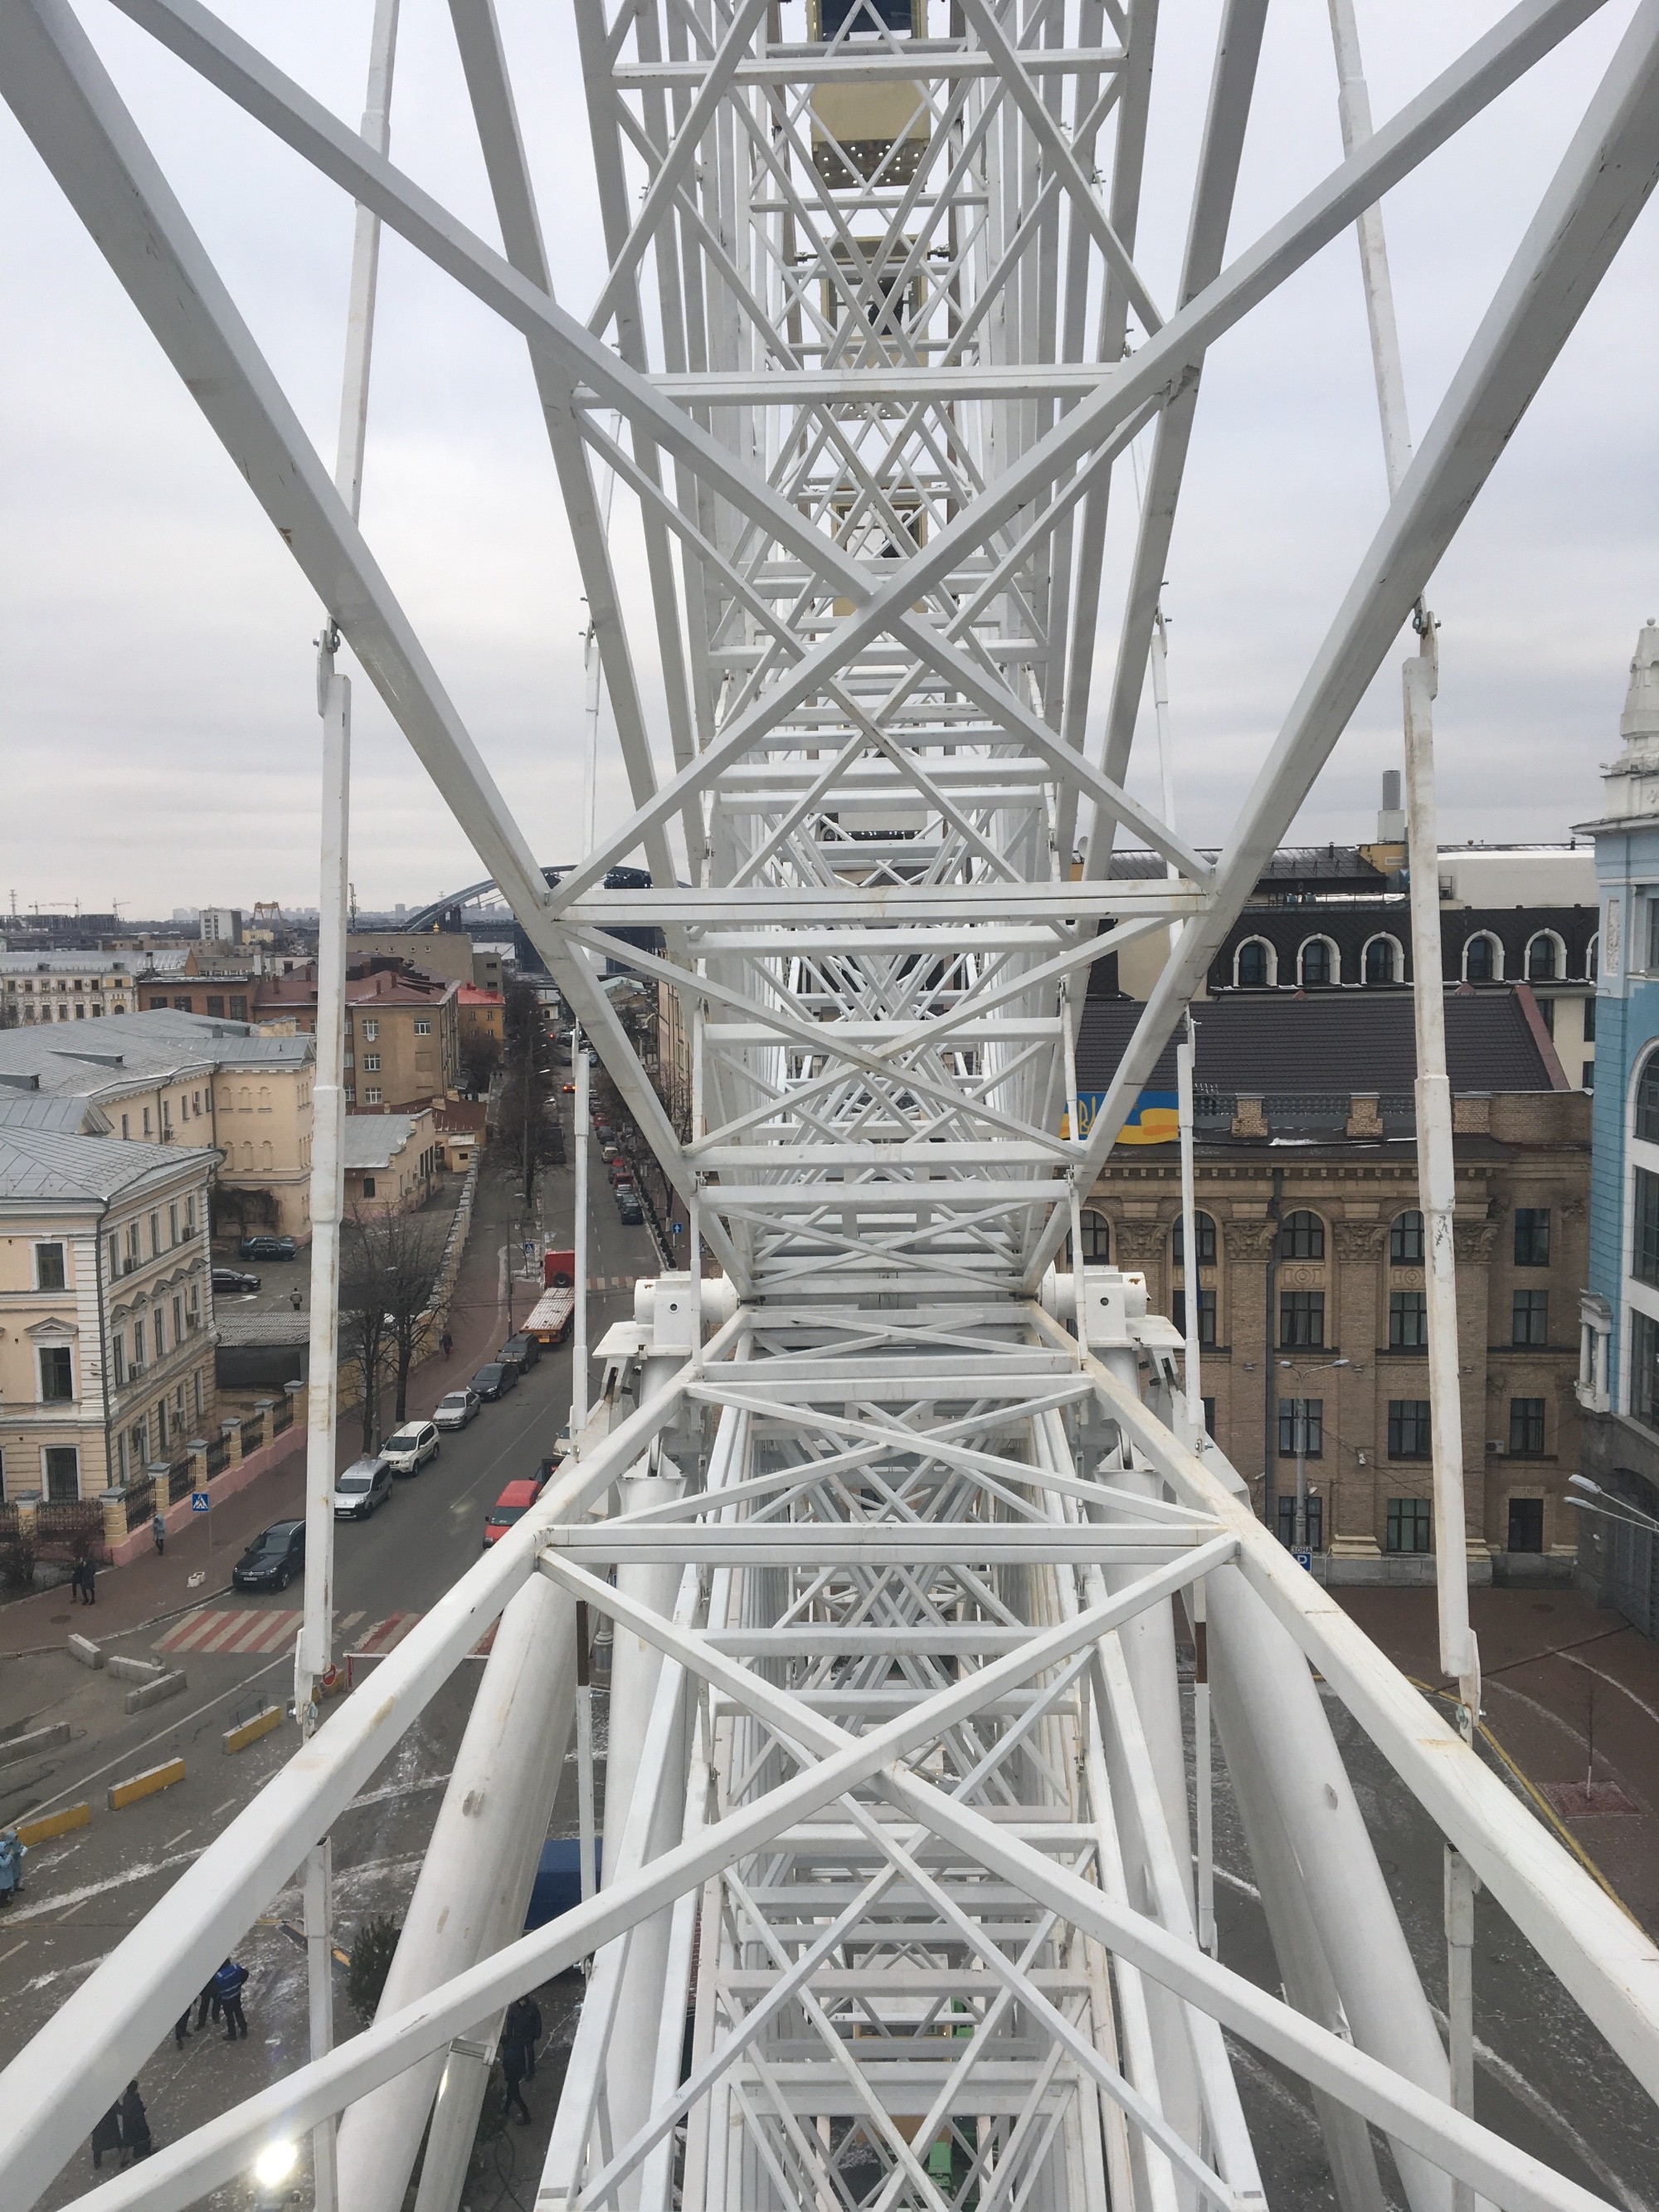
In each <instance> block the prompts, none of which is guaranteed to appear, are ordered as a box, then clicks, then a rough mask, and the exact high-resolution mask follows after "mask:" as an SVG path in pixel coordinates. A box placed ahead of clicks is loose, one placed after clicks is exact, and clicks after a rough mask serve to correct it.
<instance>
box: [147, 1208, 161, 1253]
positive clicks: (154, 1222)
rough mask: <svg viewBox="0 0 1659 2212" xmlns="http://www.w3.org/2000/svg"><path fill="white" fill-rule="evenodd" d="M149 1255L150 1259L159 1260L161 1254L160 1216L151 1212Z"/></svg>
mask: <svg viewBox="0 0 1659 2212" xmlns="http://www.w3.org/2000/svg"><path fill="white" fill-rule="evenodd" d="M149 1256H150V1258H151V1259H152V1260H159V1259H160V1258H161V1215H160V1214H159V1213H152V1214H151V1216H150V1217H149Z"/></svg>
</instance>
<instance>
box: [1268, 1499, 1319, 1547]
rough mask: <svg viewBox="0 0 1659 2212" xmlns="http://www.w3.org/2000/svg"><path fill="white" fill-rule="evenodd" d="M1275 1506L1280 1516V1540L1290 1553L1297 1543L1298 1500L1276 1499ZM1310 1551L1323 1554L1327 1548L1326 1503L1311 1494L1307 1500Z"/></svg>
mask: <svg viewBox="0 0 1659 2212" xmlns="http://www.w3.org/2000/svg"><path fill="white" fill-rule="evenodd" d="M1273 1506H1274V1509H1275V1510H1276V1512H1277V1513H1278V1516H1279V1542H1280V1543H1281V1544H1282V1545H1283V1546H1284V1547H1285V1550H1286V1551H1287V1552H1288V1551H1289V1550H1290V1549H1291V1546H1292V1545H1293V1544H1294V1543H1295V1542H1296V1499H1295V1498H1294V1496H1291V1497H1290V1498H1282V1497H1281V1498H1274V1500H1273ZM1306 1512H1307V1528H1308V1549H1309V1550H1310V1552H1322V1551H1323V1550H1324V1548H1325V1501H1324V1499H1323V1498H1316V1497H1315V1496H1314V1495H1313V1493H1312V1492H1309V1494H1308V1498H1307V1500H1306Z"/></svg>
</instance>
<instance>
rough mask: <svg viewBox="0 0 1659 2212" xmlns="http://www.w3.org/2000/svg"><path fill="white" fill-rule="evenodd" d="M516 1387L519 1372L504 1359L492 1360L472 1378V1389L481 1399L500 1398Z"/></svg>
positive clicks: (517, 1385)
mask: <svg viewBox="0 0 1659 2212" xmlns="http://www.w3.org/2000/svg"><path fill="white" fill-rule="evenodd" d="M518 1387H519V1370H518V1369H517V1368H516V1367H515V1366H513V1364H512V1362H511V1361H510V1360H506V1359H492V1360H491V1361H490V1362H489V1364H488V1365H487V1366H484V1367H481V1368H480V1369H479V1370H478V1371H477V1374H476V1375H475V1376H473V1378H472V1388H473V1389H475V1390H476V1391H477V1394H478V1395H479V1396H480V1397H481V1398H500V1397H502V1396H504V1395H506V1393H507V1391H509V1390H516V1389H518Z"/></svg>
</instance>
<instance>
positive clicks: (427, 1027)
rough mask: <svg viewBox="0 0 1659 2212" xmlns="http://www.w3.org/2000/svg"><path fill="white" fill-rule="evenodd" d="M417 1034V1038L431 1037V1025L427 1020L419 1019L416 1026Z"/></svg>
mask: <svg viewBox="0 0 1659 2212" xmlns="http://www.w3.org/2000/svg"><path fill="white" fill-rule="evenodd" d="M415 1034H416V1036H431V1034H432V1024H431V1023H430V1022H429V1021H428V1020H426V1019H425V1018H424V1017H422V1018H418V1019H417V1020H416V1024H415Z"/></svg>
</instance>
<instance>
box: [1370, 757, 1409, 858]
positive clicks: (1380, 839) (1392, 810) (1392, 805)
mask: <svg viewBox="0 0 1659 2212" xmlns="http://www.w3.org/2000/svg"><path fill="white" fill-rule="evenodd" d="M1376 842H1377V843H1378V844H1379V845H1403V844H1404V843H1405V842H1406V817H1405V814H1404V811H1402V809H1401V804H1400V771H1399V769H1397V768H1385V769H1383V804H1382V806H1381V807H1380V808H1379V810H1378V811H1377V817H1376Z"/></svg>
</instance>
